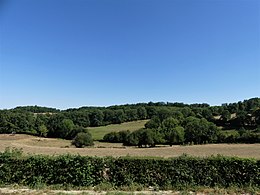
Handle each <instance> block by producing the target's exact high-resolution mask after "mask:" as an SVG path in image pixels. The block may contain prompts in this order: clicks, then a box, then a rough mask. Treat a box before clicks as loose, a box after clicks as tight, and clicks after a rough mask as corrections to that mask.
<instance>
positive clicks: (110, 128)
mask: <svg viewBox="0 0 260 195" xmlns="http://www.w3.org/2000/svg"><path fill="white" fill-rule="evenodd" d="M147 121H148V120H139V121H133V122H127V123H122V124H113V125H107V126H101V127H89V128H88V130H89V132H90V133H91V134H92V137H93V139H94V140H102V139H103V137H104V135H105V134H107V133H110V132H114V131H125V130H129V131H135V130H138V129H141V128H144V125H145V123H147Z"/></svg>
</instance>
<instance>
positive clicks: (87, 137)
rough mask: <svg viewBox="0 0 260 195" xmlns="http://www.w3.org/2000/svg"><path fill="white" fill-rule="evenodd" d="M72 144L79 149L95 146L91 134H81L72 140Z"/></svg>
mask: <svg viewBox="0 0 260 195" xmlns="http://www.w3.org/2000/svg"><path fill="white" fill-rule="evenodd" d="M72 144H73V145H75V146H76V147H77V148H83V147H85V146H93V145H94V143H93V139H92V136H91V134H90V133H89V132H85V133H83V132H81V133H78V134H77V135H76V137H75V138H74V139H73V140H72Z"/></svg>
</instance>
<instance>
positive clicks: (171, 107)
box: [0, 98, 260, 145]
mask: <svg viewBox="0 0 260 195" xmlns="http://www.w3.org/2000/svg"><path fill="white" fill-rule="evenodd" d="M143 119H151V120H150V121H149V122H148V123H147V124H146V128H145V129H146V130H145V131H144V130H140V131H139V133H138V135H135V134H133V135H131V139H132V141H131V143H132V142H136V141H135V138H136V137H144V136H146V135H147V136H148V138H146V139H148V141H149V144H148V145H154V144H153V142H155V143H157V141H158V140H159V141H160V142H164V143H167V144H170V145H171V144H180V143H183V142H193V143H197V144H201V143H206V142H208V143H210V142H229V143H231V142H246V143H255V142H259V140H260V137H259V135H260V133H259V128H260V98H252V99H249V100H244V101H243V102H242V101H240V102H237V103H230V104H223V105H221V106H210V105H208V104H205V103H203V104H190V105H188V104H184V103H170V102H167V103H164V102H157V103H153V102H149V103H139V104H126V105H118V106H109V107H81V108H78V109H67V110H62V111H61V110H58V109H54V108H46V107H39V106H25V107H17V108H14V109H9V110H0V133H12V132H16V133H27V134H33V135H39V136H47V137H59V138H64V139H73V138H74V137H75V136H76V135H77V133H79V132H84V129H85V128H87V127H90V126H101V125H108V124H119V123H122V122H127V121H134V120H143ZM216 127H218V129H220V128H221V129H223V130H225V129H236V130H237V131H238V132H239V134H238V135H231V134H230V135H227V134H219V132H218V129H217V128H216ZM141 134H142V136H141ZM152 135H156V136H159V137H158V138H150V137H151V136H152ZM113 136H114V138H112V136H111V135H109V136H107V137H106V139H105V140H112V141H113V142H119V141H120V142H121V141H122V139H121V138H120V139H118V137H120V136H121V135H120V136H118V135H117V134H114V135H113ZM129 136H130V135H129ZM129 136H128V137H129ZM123 139H124V140H126V137H125V138H123ZM142 139H143V138H142ZM143 140H145V139H143ZM122 142H123V141H122ZM150 143H151V144H150ZM129 144H130V142H129ZM130 145H131V144H130Z"/></svg>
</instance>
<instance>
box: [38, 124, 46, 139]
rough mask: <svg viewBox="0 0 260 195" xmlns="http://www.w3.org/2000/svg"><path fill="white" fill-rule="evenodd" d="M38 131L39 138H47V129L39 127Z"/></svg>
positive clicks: (42, 126) (43, 126)
mask: <svg viewBox="0 0 260 195" xmlns="http://www.w3.org/2000/svg"><path fill="white" fill-rule="evenodd" d="M38 131H39V134H40V137H42V136H43V137H47V134H48V129H47V127H46V126H45V125H41V126H40V127H39V129H38Z"/></svg>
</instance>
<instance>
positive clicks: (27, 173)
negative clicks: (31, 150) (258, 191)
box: [0, 152, 260, 188]
mask: <svg viewBox="0 0 260 195" xmlns="http://www.w3.org/2000/svg"><path fill="white" fill-rule="evenodd" d="M0 183H1V184H15V183H17V184H22V185H34V184H36V183H42V184H46V185H53V184H61V185H73V186H96V185H99V184H102V183H109V184H111V185H113V186H115V187H120V186H126V185H132V184H140V185H143V186H147V187H148V186H157V187H160V188H169V187H176V186H178V187H185V186H207V187H216V186H217V187H229V186H239V187H246V186H254V187H259V184H260V160H255V159H242V158H231V157H222V156H217V157H208V158H197V157H196V158H195V157H187V156H182V157H178V158H172V159H144V158H141V159H140V158H130V157H124V158H123V157H122V158H112V157H111V158H99V157H83V156H71V155H61V156H41V155H37V156H20V155H13V154H12V153H8V152H4V153H1V154H0Z"/></svg>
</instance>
